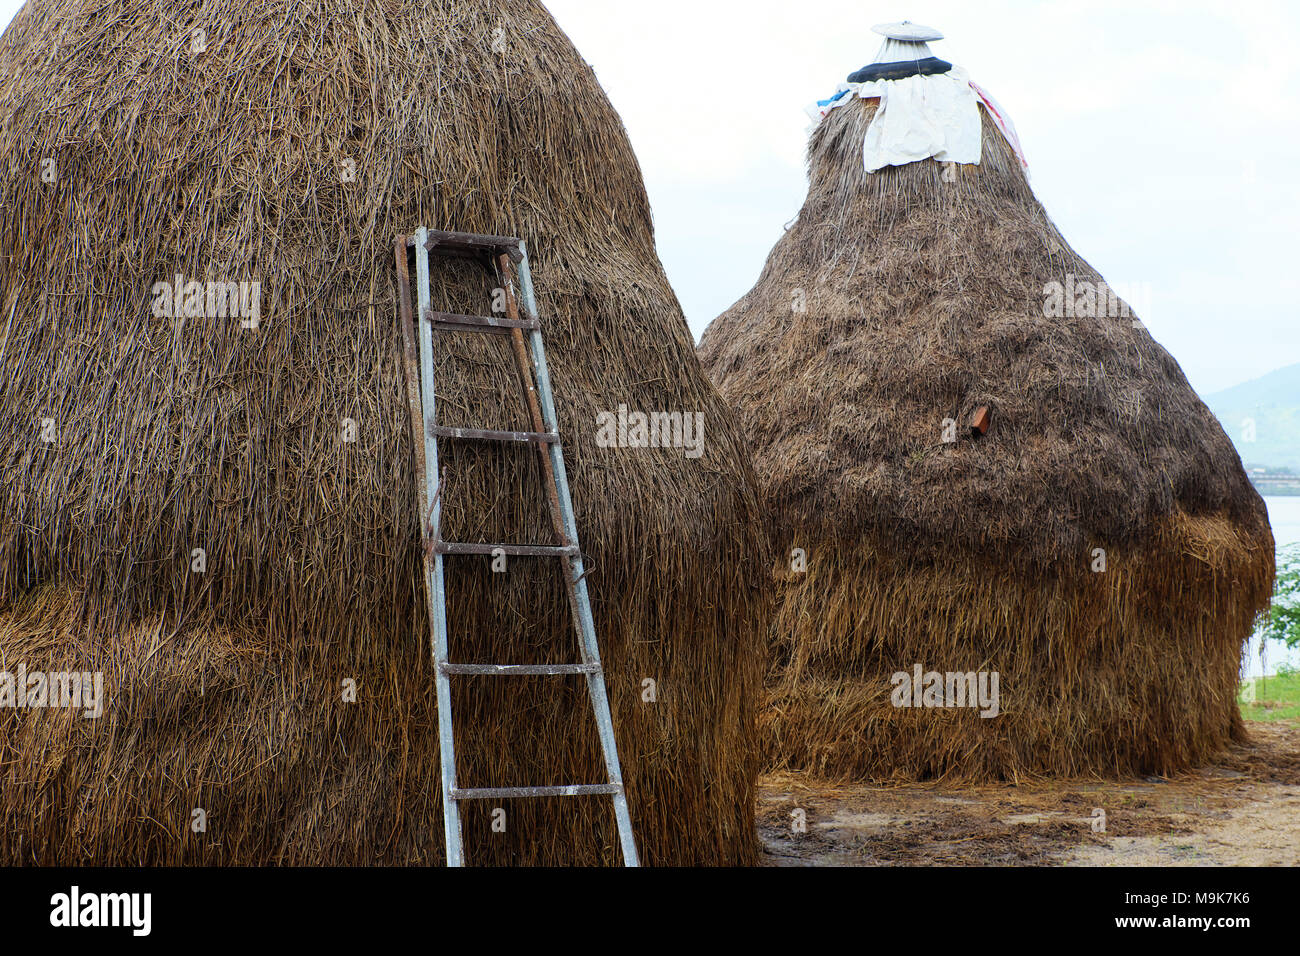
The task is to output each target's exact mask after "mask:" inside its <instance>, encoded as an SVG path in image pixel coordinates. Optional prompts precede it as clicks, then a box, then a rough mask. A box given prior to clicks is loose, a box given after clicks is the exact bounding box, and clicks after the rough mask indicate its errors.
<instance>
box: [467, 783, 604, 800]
mask: <svg viewBox="0 0 1300 956" xmlns="http://www.w3.org/2000/svg"><path fill="white" fill-rule="evenodd" d="M622 792H623V787H622V786H621V785H619V784H617V783H584V784H575V785H573V786H570V787H479V788H475V789H471V790H453V791H452V792H451V798H452V799H453V800H501V799H506V798H509V797H591V796H609V795H612V794H617V793H622Z"/></svg>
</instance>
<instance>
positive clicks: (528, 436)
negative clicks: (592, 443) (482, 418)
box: [430, 425, 560, 445]
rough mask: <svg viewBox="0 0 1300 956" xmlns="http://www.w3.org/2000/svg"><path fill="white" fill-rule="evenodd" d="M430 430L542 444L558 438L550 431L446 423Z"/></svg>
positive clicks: (450, 435) (448, 435) (453, 435)
mask: <svg viewBox="0 0 1300 956" xmlns="http://www.w3.org/2000/svg"><path fill="white" fill-rule="evenodd" d="M430 431H432V432H433V433H434V434H435V435H437V436H438V437H439V438H466V439H470V440H476V441H515V442H539V443H541V444H543V445H553V444H555V443H556V442H558V441H559V440H560V436H559V435H553V434H551V433H550V432H502V431H496V430H494V429H490V428H451V427H449V426H446V425H436V426H434V427H433V428H431V429H430Z"/></svg>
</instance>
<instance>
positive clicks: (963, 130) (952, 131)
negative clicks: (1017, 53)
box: [807, 66, 1029, 173]
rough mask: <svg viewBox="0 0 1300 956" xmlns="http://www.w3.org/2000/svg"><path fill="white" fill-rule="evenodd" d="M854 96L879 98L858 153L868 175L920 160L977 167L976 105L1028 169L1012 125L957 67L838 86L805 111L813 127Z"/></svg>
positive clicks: (979, 139)
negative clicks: (981, 109)
mask: <svg viewBox="0 0 1300 956" xmlns="http://www.w3.org/2000/svg"><path fill="white" fill-rule="evenodd" d="M855 97H857V98H861V99H868V98H871V97H879V98H880V109H879V110H877V111H876V115H875V116H874V117H872V120H871V125H870V126H869V127H868V128H867V137H866V142H865V143H864V144H863V150H862V157H863V165H864V166H865V167H866V170H867V172H868V173H874V172H876V171H877V170H879V169H883V168H884V167H886V166H902V165H905V164H907V163H915V162H919V161H920V160H924V159H933V160H935V161H936V162H940V163H974V164H978V163H979V161H980V159H981V158H982V153H983V151H982V130H981V126H980V114H979V104H980V103H981V102H983V103H984V106H985V109H987V110H988V112H989V116H990V117H991V118H992V119H993V120H994V122H995V123H997V126H998V128H999V129H1000V130H1001V131H1002V134H1003V136H1004V137H1005V138H1006V140H1007V143H1008V144H1009V145H1010V146H1011V148H1012V149H1014V150H1015V152H1016V155H1017V156H1018V157H1019V159H1020V162H1021V164H1022V165H1023V166H1024V167H1026V168H1028V165H1029V164H1028V163H1026V162H1025V157H1024V153H1023V151H1022V150H1021V148H1020V139H1019V137H1017V136H1016V129H1015V126H1014V125H1013V124H1012V123H1011V120H1010V118H1009V117H1008V116H1007V114H1006V112H1005V111H1004V110H1002V108H1001V107H1000V106H998V104H997V103H996V102H995V101H994V100H993V98H992V97H990V96H989V95H988V94H987V93H985V92H984V90H982V89H980V88H979V87H978V86H977V85H976V84H974V83H972V82H971V80H970V77H969V76H968V75H967V73H966V71H965V70H963V69H962V68H961V67H959V66H954V67H953V68H952V69H951V70H949V71H948V72H947V73H941V74H936V75H934V76H909V77H907V78H906V79H903V80H875V81H872V82H870V83H841V84H840V85H839V88H838V89H837V90H836V95H835V96H834V97H832V98H831V99H829V100H822V101H820V102H818V103H816V104H814V105H812V106H810V107H808V109H807V112H808V115H809V116H810V117H811V118H812V120H813V126H814V127H816V125H817V124H819V123H820V122H821V121H822V119H824V118H825V116H826V114H827V113H829V112H830V111H831V110H833V109H837V108H838V107H841V106H844V105H845V104H847V103H850V102H852V100H853V99H854V98H855Z"/></svg>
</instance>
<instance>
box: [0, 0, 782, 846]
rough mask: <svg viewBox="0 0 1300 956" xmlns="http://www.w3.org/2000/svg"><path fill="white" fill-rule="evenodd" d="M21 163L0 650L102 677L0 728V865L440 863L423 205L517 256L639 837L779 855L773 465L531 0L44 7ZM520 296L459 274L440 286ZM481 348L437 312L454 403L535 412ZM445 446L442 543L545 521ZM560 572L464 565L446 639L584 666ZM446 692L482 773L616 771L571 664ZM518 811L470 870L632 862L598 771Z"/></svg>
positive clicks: (21, 82) (27, 11)
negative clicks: (406, 332)
mask: <svg viewBox="0 0 1300 956" xmlns="http://www.w3.org/2000/svg"><path fill="white" fill-rule="evenodd" d="M197 28H202V29H204V30H205V31H206V50H205V51H203V52H200V53H194V52H192V48H191V43H192V39H193V34H192V32H191V31H192V30H193V29H197ZM56 44H57V45H56ZM44 157H53V158H55V159H56V162H57V173H58V179H57V182H56V183H53V184H47V183H44V182H42V180H41V178H40V172H41V167H40V165H39V163H40V160H41V159H42V158H44ZM349 163H350V164H351V166H352V168H355V171H356V176H355V181H347V180H346V177H345V176H344V175H342V172H343V170H344V169H345V168H347V164H349ZM0 169H2V170H3V175H4V178H3V183H4V185H3V192H0V248H2V249H3V250H4V258H3V260H0V261H3V267H2V269H3V271H0V306H2V307H3V315H4V316H6V317H7V316H10V315H11V314H12V315H13V321H12V324H11V326H10V327H9V328H8V331H7V334H6V336H5V338H4V339H3V341H2V342H0V369H2V370H3V375H4V385H3V392H2V396H0V435H3V436H5V439H6V440H5V442H4V444H3V451H0V455H3V458H0V472H2V473H3V476H4V481H3V487H2V488H0V516H2V518H0V662H2V663H3V664H4V665H5V666H8V667H10V668H12V667H14V666H15V665H16V662H18V661H25V663H26V665H27V666H28V668H31V669H36V668H45V669H65V668H68V669H71V668H75V669H77V670H92V671H94V670H102V671H104V672H105V675H106V677H105V680H106V693H107V695H108V698H109V705H108V710H107V712H106V714H105V715H104V717H102V718H101V719H100V720H99V721H84V720H81V719H79V718H73V717H70V716H68V715H67V714H65V713H59V712H45V713H39V712H34V711H23V712H17V713H7V714H0V748H2V749H0V761H2V765H3V776H2V777H0V781H2V782H0V792H2V793H3V796H0V859H3V860H6V861H9V862H28V861H31V862H40V863H47V864H48V863H75V862H95V863H99V864H118V863H121V864H141V863H148V864H171V863H226V864H229V863H241V864H242V863H265V862H277V863H279V862H283V863H321V864H348V863H372V862H386V863H387V862H396V863H426V862H436V861H438V860H440V859H441V857H442V842H443V840H442V826H441V809H440V806H439V800H438V797H437V794H438V783H437V780H438V763H437V747H436V736H437V734H436V721H435V711H434V695H433V685H432V675H431V668H430V664H429V652H428V634H427V626H426V624H425V621H426V620H427V618H426V615H425V613H424V609H423V602H424V595H423V583H422V579H421V572H420V566H421V565H420V560H421V559H420V545H419V521H418V518H417V514H416V500H415V481H414V472H413V467H412V450H413V449H412V446H411V441H410V435H409V419H408V416H407V408H406V403H405V393H404V384H403V378H402V371H401V360H400V356H401V338H400V334H399V330H398V326H397V323H396V299H395V289H394V284H395V283H394V267H393V253H392V239H393V236H394V235H395V234H397V233H399V232H409V231H411V230H412V229H413V228H414V227H415V226H416V225H418V224H421V223H424V224H427V225H429V226H433V227H439V228H446V229H456V230H464V231H471V232H481V233H492V234H499V235H518V236H521V237H523V238H525V239H526V240H527V241H528V243H529V247H530V252H531V255H532V260H533V271H534V276H535V280H536V284H537V287H538V290H539V295H540V307H541V312H542V315H543V321H544V323H545V331H546V335H547V350H548V356H549V358H550V362H551V368H552V374H553V378H554V380H555V388H556V392H557V404H558V407H559V409H560V418H561V426H562V427H561V430H562V435H563V439H564V441H565V443H566V444H565V448H566V456H567V459H568V463H569V473H570V475H571V478H572V485H573V494H574V498H575V503H576V507H577V510H578V514H579V519H578V521H579V530H580V535H581V539H582V543H583V546H584V550H585V552H586V553H587V555H588V567H589V568H591V574H590V579H589V580H590V585H591V591H592V594H593V599H594V605H595V616H596V621H597V628H598V632H599V636H600V640H601V644H602V651H603V654H604V657H605V662H606V665H607V668H608V681H609V687H610V696H611V699H612V706H613V710H614V714H615V724H616V726H617V730H618V739H619V746H620V750H621V755H622V758H623V763H624V767H625V771H626V776H627V778H628V785H629V797H630V801H631V806H632V811H633V817H634V822H635V825H636V829H637V836H638V839H639V842H640V846H641V850H642V854H643V858H644V859H645V861H647V862H649V863H660V864H664V863H705V864H737V863H748V862H752V861H753V859H754V853H755V836H754V825H753V796H754V778H755V773H756V757H755V752H756V748H755V737H754V730H753V697H754V695H755V694H756V693H757V690H758V682H759V679H760V677H761V672H762V666H763V665H762V654H761V643H762V641H761V633H762V630H763V629H764V628H765V624H762V623H761V621H762V618H763V600H764V598H763V595H762V593H761V592H760V591H759V590H757V589H756V588H755V583H756V582H758V581H759V580H760V579H761V577H762V573H761V569H762V568H764V567H765V566H766V564H767V562H768V560H769V558H768V556H767V552H766V551H765V550H764V538H763V537H762V534H761V531H760V528H759V526H758V525H757V517H758V509H757V507H756V506H755V502H756V498H755V495H754V490H753V479H752V474H751V472H750V470H749V466H748V464H747V461H746V456H745V454H743V453H742V449H741V447H740V444H739V442H738V440H737V431H736V427H735V424H734V421H733V418H732V416H731V413H730V412H729V411H728V410H727V409H726V408H725V406H724V405H723V404H722V402H721V401H720V400H719V398H718V397H717V395H716V392H715V391H714V390H713V389H712V387H711V386H710V385H709V384H708V382H707V381H706V380H705V378H704V376H703V375H702V374H701V373H700V371H699V366H698V363H697V361H696V359H695V357H694V353H693V343H692V341H691V337H690V334H689V332H688V330H687V327H686V324H685V322H684V320H683V317H682V313H681V310H680V307H679V306H678V304H677V302H676V299H675V298H674V296H673V294H672V291H671V289H670V288H669V285H668V282H667V280H666V278H665V276H664V273H663V270H662V267H661V266H660V263H659V261H658V258H657V256H656V253H655V246H654V238H653V230H652V226H651V217H650V210H649V206H648V202H647V198H646V193H645V189H644V185H643V183H642V179H641V174H640V170H639V167H638V166H637V163H636V159H635V157H634V156H633V154H632V151H631V148H630V145H629V143H628V140H627V137H626V134H625V132H624V130H623V127H622V125H621V123H620V121H619V119H618V117H617V115H616V114H615V113H614V111H613V109H612V108H611V106H610V104H609V102H608V101H607V99H606V98H605V96H604V94H603V92H602V91H601V90H600V87H599V86H598V84H597V82H596V80H595V77H594V75H593V74H592V72H591V70H590V69H589V68H588V67H587V66H586V65H585V64H584V63H583V61H582V60H581V58H580V57H579V56H578V54H577V52H576V51H575V50H574V49H573V47H572V45H571V44H570V43H569V41H568V39H567V38H566V37H565V36H564V35H563V33H562V32H561V31H560V30H559V29H558V27H557V26H556V25H555V23H554V22H553V21H552V20H551V18H550V16H549V15H548V14H547V13H546V11H545V10H544V8H543V7H542V5H541V4H540V3H538V2H535V0H494V2H487V0H432V2H429V3H424V4H417V5H410V4H399V3H394V2H380V0H354V2H342V3H340V2H329V3H326V2H308V3H305V4H304V3H302V2H298V0H295V2H293V3H289V2H284V0H271V2H267V3H261V4H256V5H250V4H247V3H242V2H232V0H209V2H207V3H205V4H204V5H203V6H202V7H201V8H193V7H191V6H189V5H180V6H178V5H177V4H175V3H169V2H158V0H144V2H141V3H134V4H122V3H116V2H113V3H84V2H73V0H65V2H36V0H33V2H30V3H28V4H27V6H26V7H25V8H24V9H23V10H22V11H21V12H20V13H19V14H18V16H17V17H16V18H15V20H14V21H13V23H12V24H11V25H10V27H9V29H8V30H7V31H6V32H5V34H4V36H3V38H2V39H0ZM175 274H181V275H183V276H185V277H186V278H187V279H198V280H200V281H203V280H208V279H213V280H233V281H252V280H257V281H260V282H261V286H262V315H261V326H260V328H259V329H258V330H256V331H251V330H247V329H243V328H241V324H240V322H239V321H238V320H232V319H230V318H204V317H194V318H190V319H188V320H186V322H185V323H184V324H183V326H182V327H180V328H178V327H177V324H176V323H174V322H173V321H171V320H168V319H165V318H161V319H160V318H155V317H153V316H152V314H151V310H150V304H151V301H152V295H151V287H152V285H153V283H155V282H158V281H161V280H168V279H170V278H171V277H172V276H173V275H175ZM494 284H495V282H494V280H493V279H492V277H490V276H488V275H486V274H485V273H483V272H481V271H480V272H475V271H474V270H473V269H472V268H471V267H469V266H467V265H466V266H457V267H454V268H443V267H440V268H438V270H437V272H436V274H435V277H434V290H433V292H434V300H435V307H441V308H444V309H447V310H449V311H461V312H471V313H484V312H486V311H487V309H488V307H489V302H490V292H491V289H492V287H493V285H494ZM485 338H486V337H471V336H457V337H454V338H452V337H444V338H442V339H441V340H440V342H439V360H438V366H437V372H438V377H437V382H438V401H439V408H440V415H441V417H442V422H443V423H444V424H449V425H463V426H476V427H486V428H492V427H498V428H499V427H520V424H521V422H522V421H523V419H522V415H521V404H520V401H519V397H518V396H519V393H518V387H517V384H516V380H515V378H514V377H513V373H512V371H511V365H510V359H509V355H508V353H507V352H506V351H505V350H504V349H503V348H502V345H501V343H500V342H496V341H490V342H489V341H485V340H484V339H485ZM619 404H626V405H628V406H629V407H630V408H633V409H640V410H645V411H661V410H662V411H675V410H679V411H690V412H701V413H703V415H704V416H705V437H706V453H705V455H704V457H702V458H700V459H698V460H692V459H687V458H686V457H684V455H683V452H682V451H681V450H679V449H607V448H600V447H597V445H596V426H595V415H596V413H597V412H599V411H602V410H613V409H616V408H617V407H618V405H619ZM44 418H51V419H53V420H54V421H55V422H56V425H57V434H58V441H57V442H56V443H53V444H45V443H42V441H41V440H40V439H41V435H40V427H39V425H40V420H41V419H44ZM345 419H351V420H353V421H355V422H356V423H357V427H358V431H357V441H356V442H355V443H351V444H349V443H345V442H344V441H343V440H342V432H343V428H344V420H345ZM443 461H444V465H445V475H446V485H445V486H444V503H445V518H446V524H445V530H446V536H447V538H448V539H449V540H462V541H485V542H494V541H546V540H548V538H547V537H546V535H547V531H548V527H549V526H548V522H547V517H546V509H545V506H544V503H543V499H542V497H541V493H540V482H539V480H538V476H537V473H536V462H535V456H533V455H531V454H529V453H528V451H527V449H516V448H498V447H487V446H481V445H480V446H467V447H458V448H453V449H450V450H448V451H446V452H445V453H444V459H443ZM195 548H203V549H205V550H206V552H207V571H206V573H204V574H195V573H193V572H192V571H191V553H192V551H193V549H195ZM558 573H559V572H558V568H557V567H555V566H554V565H544V564H541V563H539V562H536V561H530V560H528V559H516V560H514V561H512V563H511V565H510V571H509V573H508V574H506V575H501V574H493V573H491V572H490V571H489V560H488V559H486V558H485V559H468V558H458V559H451V570H450V572H449V588H450V597H449V608H450V612H449V613H450V619H451V621H452V637H451V646H452V648H453V659H455V660H459V661H488V662H513V663H539V662H557V661H572V660H575V659H576V654H577V649H576V638H575V637H574V636H573V634H572V630H571V627H570V622H569V617H568V613H567V607H566V603H565V597H564V592H563V588H562V586H561V583H560V579H559V577H558ZM348 678H351V679H354V680H355V681H356V682H357V685H358V687H359V697H358V702H357V703H356V704H345V703H343V702H342V701H341V688H342V684H343V681H344V680H345V679H348ZM647 679H649V680H653V681H655V683H656V686H657V701H656V702H654V703H647V702H645V701H644V700H643V681H645V680H647ZM453 707H454V709H455V712H456V714H457V718H458V747H459V752H460V755H461V756H462V759H461V762H460V781H461V784H462V785H463V786H505V785H545V784H558V783H582V782H595V781H599V780H601V779H602V777H601V774H600V763H599V759H598V754H597V748H596V745H595V742H596V737H595V730H594V726H593V723H592V721H591V719H590V716H589V705H588V702H587V697H586V691H585V688H584V685H583V683H582V681H581V679H580V678H563V679H558V678H535V679H511V680H501V679H489V678H457V679H456V683H455V693H454V700H453ZM197 807H202V808H203V809H205V810H206V811H207V814H208V818H209V821H210V822H209V828H208V830H207V832H206V833H203V834H196V833H194V832H192V830H191V827H190V821H191V813H192V810H193V808H197ZM491 809H492V808H491V807H489V806H477V805H475V806H472V807H470V809H469V812H468V814H467V817H466V823H465V831H466V845H467V850H468V854H469V860H470V862H472V863H548V864H554V863H566V862H578V863H606V862H616V861H617V860H618V859H619V857H618V851H617V842H616V839H615V835H614V832H613V820H612V816H613V815H612V811H611V809H610V806H609V800H608V799H607V798H590V799H587V798H583V799H576V800H575V799H570V800H563V801H560V800H554V801H549V800H548V801H539V802H533V803H530V804H528V805H519V804H510V805H509V806H508V807H507V809H508V811H509V816H508V821H507V831H506V833H505V834H499V833H493V832H491V830H490V827H489V817H488V812H489V811H490V810H491Z"/></svg>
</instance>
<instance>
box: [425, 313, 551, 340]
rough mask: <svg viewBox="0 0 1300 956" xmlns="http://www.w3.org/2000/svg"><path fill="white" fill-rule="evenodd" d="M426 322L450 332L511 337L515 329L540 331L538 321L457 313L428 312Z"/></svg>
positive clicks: (540, 325)
mask: <svg viewBox="0 0 1300 956" xmlns="http://www.w3.org/2000/svg"><path fill="white" fill-rule="evenodd" d="M424 319H425V321H426V322H432V323H433V327H434V328H435V329H443V330H444V331H448V332H495V333H497V334H498V335H509V334H510V332H511V331H512V330H513V329H540V328H541V327H542V324H541V323H540V322H538V321H537V320H536V319H505V318H500V317H498V316H495V315H460V314H458V313H456V312H426V313H424Z"/></svg>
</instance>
